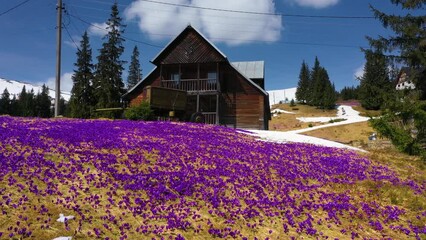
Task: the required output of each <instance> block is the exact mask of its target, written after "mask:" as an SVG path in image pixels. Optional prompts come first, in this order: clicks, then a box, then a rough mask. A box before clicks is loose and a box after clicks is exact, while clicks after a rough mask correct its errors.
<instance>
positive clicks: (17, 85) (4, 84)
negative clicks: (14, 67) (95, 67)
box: [0, 77, 71, 101]
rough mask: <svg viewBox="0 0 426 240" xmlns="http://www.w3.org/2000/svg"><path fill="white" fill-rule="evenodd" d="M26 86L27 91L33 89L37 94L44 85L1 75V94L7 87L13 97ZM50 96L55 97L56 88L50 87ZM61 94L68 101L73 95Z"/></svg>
mask: <svg viewBox="0 0 426 240" xmlns="http://www.w3.org/2000/svg"><path fill="white" fill-rule="evenodd" d="M24 86H25V89H26V90H27V91H30V90H31V89H33V90H34V93H35V94H37V93H38V92H41V87H42V86H38V85H34V84H31V83H25V82H20V81H16V80H7V79H4V78H1V77H0V94H2V93H3V91H4V89H6V88H7V91H9V93H10V94H11V97H12V95H15V96H16V97H17V96H18V95H19V93H21V91H22V88H23V87H24ZM49 96H50V97H51V98H53V99H54V98H55V90H53V89H49ZM61 96H62V97H63V98H64V99H65V100H66V101H68V100H69V99H70V97H71V94H70V93H69V92H61Z"/></svg>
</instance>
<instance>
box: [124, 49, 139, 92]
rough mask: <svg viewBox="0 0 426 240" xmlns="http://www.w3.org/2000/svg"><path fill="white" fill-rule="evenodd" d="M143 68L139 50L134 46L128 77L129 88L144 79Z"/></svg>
mask: <svg viewBox="0 0 426 240" xmlns="http://www.w3.org/2000/svg"><path fill="white" fill-rule="evenodd" d="M141 72H142V69H141V65H140V63H139V50H138V47H137V46H135V47H134V48H133V53H132V57H131V60H130V66H129V76H128V77H127V89H131V88H132V87H133V86H135V85H136V84H137V83H138V82H139V81H140V80H141V79H142V73H141Z"/></svg>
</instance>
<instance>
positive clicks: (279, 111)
mask: <svg viewBox="0 0 426 240" xmlns="http://www.w3.org/2000/svg"><path fill="white" fill-rule="evenodd" d="M271 113H272V114H277V113H287V114H296V113H294V112H289V111H286V110H282V109H279V108H277V109H274V110H272V111H271Z"/></svg>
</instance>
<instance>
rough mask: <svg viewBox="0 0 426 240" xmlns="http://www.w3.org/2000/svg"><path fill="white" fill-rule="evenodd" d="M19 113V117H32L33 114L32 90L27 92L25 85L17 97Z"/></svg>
mask: <svg viewBox="0 0 426 240" xmlns="http://www.w3.org/2000/svg"><path fill="white" fill-rule="evenodd" d="M18 105H19V113H18V116H21V117H33V116H34V112H35V109H34V107H35V102H34V90H33V89H31V91H30V92H27V90H26V88H25V85H24V87H22V91H21V93H20V94H19V97H18Z"/></svg>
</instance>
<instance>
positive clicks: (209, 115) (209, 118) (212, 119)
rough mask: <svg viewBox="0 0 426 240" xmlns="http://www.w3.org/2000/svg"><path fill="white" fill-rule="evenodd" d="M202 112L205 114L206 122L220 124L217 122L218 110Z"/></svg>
mask: <svg viewBox="0 0 426 240" xmlns="http://www.w3.org/2000/svg"><path fill="white" fill-rule="evenodd" d="M202 114H203V116H204V123H205V124H218V123H217V122H216V116H217V113H216V112H202Z"/></svg>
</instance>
